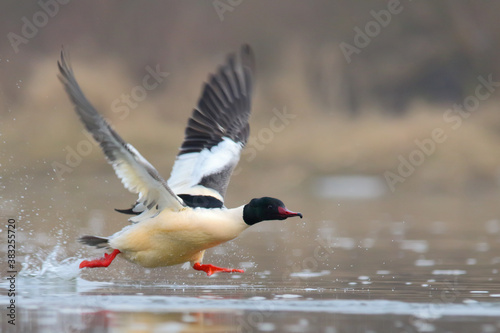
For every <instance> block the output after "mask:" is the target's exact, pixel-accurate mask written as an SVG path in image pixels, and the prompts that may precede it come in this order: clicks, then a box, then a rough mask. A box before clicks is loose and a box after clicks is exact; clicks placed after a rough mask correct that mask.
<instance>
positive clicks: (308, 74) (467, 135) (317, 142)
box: [0, 0, 500, 253]
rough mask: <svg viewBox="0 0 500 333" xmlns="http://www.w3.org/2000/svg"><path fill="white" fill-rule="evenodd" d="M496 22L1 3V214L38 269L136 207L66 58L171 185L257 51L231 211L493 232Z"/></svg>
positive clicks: (321, 4)
mask: <svg viewBox="0 0 500 333" xmlns="http://www.w3.org/2000/svg"><path fill="white" fill-rule="evenodd" d="M66 2H67V3H66ZM499 11H500V3H499V2H495V1H475V2H472V1H468V2H456V1H403V0H402V1H363V2H361V1H359V2H358V1H356V2H353V1H314V2H305V1H273V2H270V1H244V0H241V1H236V0H234V1H229V0H214V1H168V2H141V3H138V2H135V1H106V2H102V1H85V2H76V1H74V2H69V1H62V0H59V1H56V0H53V1H46V2H43V1H41V2H19V1H7V2H2V3H1V4H0V13H1V14H0V15H1V17H2V19H1V20H0V31H1V32H2V37H1V38H0V77H1V79H0V105H1V106H2V107H1V109H0V135H1V140H0V163H1V166H0V171H1V174H0V182H1V183H0V184H1V194H0V195H1V197H2V201H1V202H0V209H2V214H3V215H6V216H10V215H14V216H18V218H19V219H20V220H21V221H24V222H26V224H25V229H24V230H25V231H26V234H25V236H23V237H26V240H30V241H25V242H24V246H26V248H25V250H26V252H28V253H29V252H30V251H33V249H35V246H43V245H45V244H48V242H49V241H48V240H49V239H53V238H54V236H57V235H59V236H58V237H61V238H62V239H64V241H65V242H66V241H67V242H68V248H70V244H71V246H73V247H74V248H75V249H77V248H80V245H78V244H75V243H74V238H75V237H76V235H77V234H81V233H82V232H94V233H98V234H100V233H104V234H105V233H111V232H114V231H116V230H118V225H119V226H122V225H125V224H126V221H124V219H123V217H122V216H119V215H116V214H115V213H114V212H113V211H112V210H111V208H127V207H128V206H129V204H131V203H132V202H133V201H134V200H135V196H134V195H131V194H129V193H127V192H126V191H125V190H123V189H122V187H121V184H120V183H119V181H118V180H117V179H116V177H115V176H114V174H113V171H112V169H111V167H110V166H108V165H107V164H106V162H105V161H104V158H103V155H102V153H101V152H100V151H99V149H97V147H96V146H95V145H94V144H93V141H91V140H90V139H89V137H88V136H87V135H86V134H85V132H84V131H83V127H82V125H81V124H80V122H79V120H78V119H77V117H76V115H75V114H74V111H73V110H72V106H71V104H70V103H69V100H68V98H67V96H66V94H65V92H64V91H63V89H62V86H61V84H60V82H59V81H58V79H57V73H58V71H57V65H56V62H57V60H58V58H59V53H60V50H61V46H63V45H64V47H65V48H66V49H67V50H68V51H69V53H70V55H71V63H72V66H73V69H74V72H75V75H76V78H77V80H78V81H79V83H80V85H81V87H82V89H83V91H84V92H85V94H86V95H87V97H88V98H89V100H90V101H91V102H92V103H93V104H94V106H95V107H96V108H97V109H98V110H100V112H101V113H103V114H104V115H105V117H106V118H107V119H109V121H110V123H111V124H112V126H113V127H114V128H115V129H116V130H117V131H118V133H120V134H121V135H122V137H123V138H124V139H125V140H126V141H128V142H130V143H132V144H133V145H134V146H135V147H136V148H137V149H138V150H139V151H140V152H141V153H142V154H143V155H144V156H145V157H146V158H147V159H148V160H149V161H150V162H151V163H152V164H153V165H155V166H156V168H157V169H158V170H159V171H160V173H161V174H162V175H163V176H164V177H165V178H168V176H169V172H170V169H171V166H172V164H173V162H174V158H175V155H176V153H177V149H178V147H179V146H180V144H181V142H182V139H183V132H184V126H185V124H186V121H187V118H188V117H189V115H190V113H191V110H192V109H193V107H194V106H195V105H196V102H197V99H198V96H199V93H200V91H201V87H202V83H203V82H204V81H205V80H206V78H207V76H208V74H209V73H211V72H214V71H215V70H216V67H217V66H218V65H220V64H221V63H222V62H223V61H224V59H225V57H226V55H227V54H228V53H230V52H235V51H237V50H238V49H239V47H240V45H241V44H243V43H249V44H250V45H251V46H252V47H253V49H254V52H255V55H256V63H257V64H256V68H257V70H256V75H255V80H256V90H255V94H254V99H253V111H252V112H253V113H252V117H251V140H250V142H249V144H248V147H247V150H246V151H245V152H244V153H243V155H242V159H241V161H240V164H239V168H238V170H237V173H236V174H235V175H234V176H233V178H232V182H231V185H230V187H229V190H228V195H227V201H226V203H227V205H228V206H236V205H240V204H243V203H245V202H246V201H247V200H248V199H249V198H252V197H259V196H263V195H270V196H276V197H279V198H282V199H283V201H285V202H286V203H287V206H288V207H289V208H290V209H292V210H297V211H302V212H303V213H304V215H305V216H306V217H308V218H309V221H310V223H311V224H310V225H311V226H314V224H313V222H314V221H316V222H317V223H319V222H318V221H331V220H335V221H338V222H339V225H340V226H341V229H342V228H343V229H342V230H347V229H349V228H357V227H355V226H354V225H352V224H349V221H361V222H360V223H362V222H363V221H364V222H366V221H368V220H373V219H376V220H381V221H384V220H387V221H389V220H390V221H400V220H406V221H408V220H411V216H418V217H419V220H420V219H423V220H425V221H429V223H431V222H432V223H434V222H436V221H452V223H457V224H459V221H463V225H464V226H467V228H466V230H469V231H470V228H474V225H477V224H478V223H479V224H481V225H483V224H484V223H490V224H489V225H493V227H495V226H498V220H496V219H497V217H498V210H497V208H498V207H497V203H498V199H499V192H498V187H499V185H500V149H498V146H499V144H500V112H499V111H498V106H499V104H498V103H499V98H498V96H499V93H498V92H497V91H496V90H498V88H499V85H500V84H499V83H496V82H500V63H499V62H498V61H497V60H498V59H499V55H500V54H499V53H500V47H499V45H500V44H499V43H498V40H500V38H499V37H500V25H499V24H498V12H499ZM155 71H156V72H158V71H159V72H161V73H163V74H162V75H163V76H162V77H161V78H160V77H158V78H159V80H158V84H157V85H156V86H155V87H154V88H153V89H151V90H146V89H144V78H145V77H146V76H147V75H151V73H152V72H155ZM165 73H168V75H167V74H165ZM151 82H153V81H151ZM422 215H423V216H425V218H422ZM110 220H111V221H110ZM93 221H94V222H93ZM95 221H98V222H95ZM99 221H100V222H99ZM102 221H106V222H109V223H107V224H106V223H102ZM117 221H120V222H117ZM488 221H494V222H488ZM495 221H496V222H495ZM492 223H493V224H492ZM362 225H363V224H362ZM362 225H361V228H363V227H362ZM60 226H62V228H63V229H64V232H63V234H64V235H68V236H60V234H61V232H58V230H59V227H60ZM262 228H265V227H262ZM82 230H83V231H82ZM263 230H264V229H263ZM311 230H313V229H311ZM495 230H496V229H495ZM59 231H60V230H59ZM311 232H314V234H316V231H311ZM65 237H66V238H65ZM49 243H50V242H49ZM30 246H33V248H32V249H31V250H30V248H29V247H30Z"/></svg>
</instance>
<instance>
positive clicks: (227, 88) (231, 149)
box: [168, 45, 254, 200]
mask: <svg viewBox="0 0 500 333" xmlns="http://www.w3.org/2000/svg"><path fill="white" fill-rule="evenodd" d="M253 71H254V57H253V52H252V50H251V48H250V47H249V46H248V45H243V46H242V48H241V50H240V53H239V57H237V56H236V55H234V54H231V55H229V56H228V58H227V60H226V63H225V64H224V65H222V66H221V67H219V69H218V71H217V73H216V74H213V75H210V76H209V80H208V83H205V85H204V87H203V90H202V93H201V97H200V99H199V101H198V106H197V107H196V108H195V109H194V110H193V113H192V115H191V117H190V119H189V121H188V125H187V128H186V131H185V138H184V142H183V143H182V146H181V148H180V152H179V154H178V156H177V159H176V162H175V164H174V167H173V169H172V173H171V175H170V178H169V180H168V184H169V186H170V187H171V188H172V190H173V191H174V192H175V193H178V194H184V193H185V194H195V195H196V194H203V195H206V193H209V195H213V196H216V197H218V198H219V199H221V200H223V198H224V195H225V193H226V189H227V186H228V183H229V178H230V176H231V173H232V171H233V169H234V168H235V166H236V164H237V163H238V161H239V158H240V154H241V150H242V149H243V147H244V146H245V144H246V142H247V140H248V135H249V128H250V127H249V125H248V118H249V116H250V106H251V96H252V75H253Z"/></svg>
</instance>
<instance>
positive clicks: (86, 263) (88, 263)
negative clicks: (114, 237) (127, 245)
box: [80, 250, 120, 268]
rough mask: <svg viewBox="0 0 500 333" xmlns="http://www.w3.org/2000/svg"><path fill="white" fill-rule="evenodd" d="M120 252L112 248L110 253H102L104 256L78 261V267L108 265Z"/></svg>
mask: <svg viewBox="0 0 500 333" xmlns="http://www.w3.org/2000/svg"><path fill="white" fill-rule="evenodd" d="M119 253H120V250H113V252H111V254H107V253H104V257H102V258H99V259H94V260H84V261H82V262H81V263H80V268H85V267H89V268H94V267H108V266H109V264H111V262H112V261H113V259H115V257H116V256H117V255H118V254H119Z"/></svg>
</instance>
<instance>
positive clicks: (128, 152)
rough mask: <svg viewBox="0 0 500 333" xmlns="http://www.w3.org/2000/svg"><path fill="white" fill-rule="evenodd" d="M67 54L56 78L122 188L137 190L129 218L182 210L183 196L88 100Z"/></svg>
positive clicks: (135, 218) (63, 54) (136, 219)
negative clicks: (136, 210)
mask: <svg viewBox="0 0 500 333" xmlns="http://www.w3.org/2000/svg"><path fill="white" fill-rule="evenodd" d="M66 58H67V56H66V55H65V52H64V51H62V52H61V59H60V61H58V63H57V64H58V66H59V72H60V75H59V79H60V80H61V82H62V83H63V85H64V88H65V90H66V92H67V93H68V95H69V97H70V99H71V101H72V102H73V104H74V106H75V110H76V113H77V114H78V116H79V117H80V120H81V121H82V122H83V124H84V125H85V128H86V129H87V130H88V131H89V132H90V133H91V134H92V136H93V137H94V139H95V140H96V141H97V142H98V143H99V144H100V146H101V148H102V150H103V152H104V154H105V155H106V158H107V159H108V161H109V163H110V164H111V165H112V166H113V168H114V170H115V173H116V175H117V176H118V177H119V178H120V180H121V181H122V183H123V185H124V186H125V188H127V189H128V190H129V191H131V192H133V193H137V194H139V198H138V199H137V205H138V206H139V207H140V208H141V209H140V210H141V212H142V213H141V214H140V215H138V216H135V217H133V218H131V219H130V220H131V221H133V222H138V221H141V220H143V219H146V218H149V217H153V216H155V215H157V214H158V213H159V212H161V211H162V210H164V209H171V210H174V211H179V210H182V209H183V208H184V207H185V205H184V203H183V201H182V199H180V198H179V197H178V196H176V195H175V194H174V193H173V192H172V190H171V189H170V188H169V187H168V185H167V183H166V182H165V180H164V179H163V178H162V177H161V176H160V174H159V173H158V171H156V169H155V168H154V167H153V166H152V165H151V164H150V163H149V162H148V161H147V160H146V159H145V158H144V157H142V155H141V154H140V153H139V152H138V151H137V150H136V149H135V148H134V147H133V146H132V145H130V144H128V143H126V142H125V141H123V139H122V138H121V137H120V136H119V135H118V134H117V133H116V132H115V131H114V130H113V129H112V128H111V127H110V126H109V124H108V123H107V122H106V120H104V118H103V117H102V116H101V115H100V114H99V113H98V112H97V110H96V109H95V108H94V107H93V106H92V104H90V102H89V101H88V100H87V98H86V97H85V95H84V94H83V92H82V91H81V89H80V87H79V85H78V83H77V82H76V80H75V77H74V74H73V70H72V69H71V66H70V65H69V63H68V61H67V60H66Z"/></svg>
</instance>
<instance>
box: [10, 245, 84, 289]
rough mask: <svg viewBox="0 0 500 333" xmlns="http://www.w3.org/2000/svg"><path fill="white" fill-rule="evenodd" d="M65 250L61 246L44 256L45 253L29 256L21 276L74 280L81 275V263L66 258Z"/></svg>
mask: <svg viewBox="0 0 500 333" xmlns="http://www.w3.org/2000/svg"><path fill="white" fill-rule="evenodd" d="M65 256H66V255H65V253H64V250H61V247H60V245H59V244H57V245H56V246H55V247H54V249H52V251H51V252H50V253H49V255H48V256H44V254H43V253H40V252H38V253H35V254H34V255H33V256H29V255H28V256H27V257H26V259H25V261H24V262H23V264H22V269H21V271H20V272H19V276H21V277H27V278H38V279H63V280H74V279H76V278H77V277H78V275H79V274H80V269H79V268H78V266H79V263H80V261H81V259H80V258H77V257H69V258H65V259H62V260H61V259H59V258H61V257H65Z"/></svg>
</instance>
